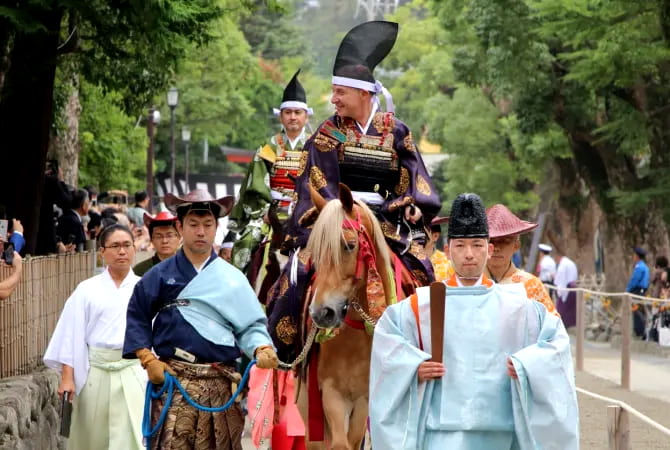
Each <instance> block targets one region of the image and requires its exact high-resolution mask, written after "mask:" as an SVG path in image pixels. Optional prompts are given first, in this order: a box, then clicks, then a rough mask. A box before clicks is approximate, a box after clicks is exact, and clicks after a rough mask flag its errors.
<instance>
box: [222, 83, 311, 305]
mask: <svg viewBox="0 0 670 450" xmlns="http://www.w3.org/2000/svg"><path fill="white" fill-rule="evenodd" d="M299 73H300V70H298V71H297V72H296V73H295V75H293V78H291V81H290V82H289V83H288V84H287V85H286V88H285V89H284V95H283V97H282V102H281V104H280V105H279V108H275V109H274V112H275V114H276V115H277V116H278V117H279V121H280V122H281V125H282V130H281V131H280V132H279V133H277V134H275V135H274V136H273V137H272V138H270V140H269V142H268V143H266V144H265V145H263V146H261V147H259V149H258V151H257V152H256V155H255V156H254V160H253V162H252V163H251V164H250V165H249V169H248V171H247V175H246V178H245V179H244V182H243V183H242V186H241V188H240V194H239V201H238V202H237V203H236V204H235V207H234V208H233V211H232V212H231V214H230V222H229V226H228V227H229V229H231V231H233V232H235V233H237V235H238V239H237V241H236V242H235V243H234V245H233V251H232V262H233V264H234V265H235V266H236V267H237V268H238V269H240V270H241V271H243V272H244V273H245V274H246V275H247V278H248V279H249V282H250V283H251V284H252V286H253V287H254V288H255V290H256V293H257V294H258V296H259V300H260V301H261V303H265V300H266V298H265V294H266V291H267V288H265V289H263V287H262V286H265V285H267V287H268V288H269V286H271V284H272V283H273V282H274V281H275V280H276V278H277V276H278V275H279V270H280V268H279V264H278V262H277V261H276V258H274V255H273V254H272V253H273V252H272V251H273V250H277V249H278V248H279V245H280V244H281V241H282V227H283V225H284V223H285V222H286V220H287V218H288V216H289V215H290V213H291V209H292V204H293V198H294V189H295V178H296V176H297V172H298V166H299V164H300V160H301V155H302V152H303V145H304V143H305V141H306V140H307V134H306V133H305V126H306V124H307V120H308V117H309V116H310V115H311V114H312V109H311V108H309V107H308V106H307V96H306V95H305V90H304V89H303V87H302V85H301V84H300V81H298V74H299ZM275 241H276V242H275ZM268 245H269V246H270V250H271V251H269V252H266V246H268ZM268 260H271V261H272V263H274V264H269V265H268V264H267V263H268ZM268 274H269V276H268V277H267V278H268V280H267V281H268V282H267V283H263V284H261V283H262V282H263V281H264V279H265V278H266V275H268Z"/></svg>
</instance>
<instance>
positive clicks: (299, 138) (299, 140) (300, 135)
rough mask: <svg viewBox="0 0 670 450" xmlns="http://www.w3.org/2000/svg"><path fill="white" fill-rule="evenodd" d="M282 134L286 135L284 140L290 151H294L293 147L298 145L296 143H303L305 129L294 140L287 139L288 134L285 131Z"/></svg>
mask: <svg viewBox="0 0 670 450" xmlns="http://www.w3.org/2000/svg"><path fill="white" fill-rule="evenodd" d="M284 134H285V135H286V140H287V141H288V145H290V146H291V150H295V146H296V145H298V142H301V141H304V140H305V127H303V128H302V131H301V132H300V134H299V135H298V137H296V138H295V139H293V140H291V138H290V137H288V133H286V130H284Z"/></svg>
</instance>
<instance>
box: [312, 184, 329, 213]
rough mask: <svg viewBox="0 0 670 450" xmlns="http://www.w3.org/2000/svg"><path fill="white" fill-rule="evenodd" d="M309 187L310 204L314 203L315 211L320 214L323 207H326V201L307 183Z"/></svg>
mask: <svg viewBox="0 0 670 450" xmlns="http://www.w3.org/2000/svg"><path fill="white" fill-rule="evenodd" d="M308 186H309V196H310V198H311V199H312V203H314V206H316V210H317V211H319V212H321V210H322V209H323V207H324V206H326V203H328V202H327V201H326V199H325V198H323V196H322V195H321V194H319V191H317V190H316V189H314V186H312V184H311V183H308Z"/></svg>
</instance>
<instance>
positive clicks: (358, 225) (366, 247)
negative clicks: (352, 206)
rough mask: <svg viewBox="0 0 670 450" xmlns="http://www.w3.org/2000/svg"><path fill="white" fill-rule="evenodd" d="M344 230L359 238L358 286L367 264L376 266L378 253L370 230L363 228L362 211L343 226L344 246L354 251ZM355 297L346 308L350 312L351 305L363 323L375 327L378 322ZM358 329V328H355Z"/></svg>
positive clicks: (357, 259) (348, 301)
mask: <svg viewBox="0 0 670 450" xmlns="http://www.w3.org/2000/svg"><path fill="white" fill-rule="evenodd" d="M344 230H353V231H355V232H356V233H357V236H358V254H357V255H356V269H355V270H354V281H355V282H356V284H357V283H358V282H359V281H361V280H362V279H363V270H365V267H366V264H376V258H377V255H376V252H375V249H374V241H373V240H372V238H371V237H370V233H368V230H366V229H365V227H364V226H363V222H361V215H360V211H358V210H356V218H355V219H350V218H348V217H347V218H345V219H344V223H343V224H342V240H343V241H344V246H345V248H346V249H347V250H349V251H353V250H354V249H353V248H352V247H349V244H348V243H347V240H346V238H345V236H344ZM352 297H353V294H352V295H350V296H349V297H348V298H347V303H346V308H347V310H348V308H349V306H350V305H351V307H352V308H354V311H356V312H357V313H358V315H359V316H361V318H362V319H363V321H365V322H368V323H369V324H371V325H373V326H374V325H375V324H376V323H377V321H376V320H375V319H374V318H372V317H371V316H370V315H369V314H368V313H367V312H366V311H365V310H364V309H363V307H362V306H361V304H360V303H358V302H357V301H356V300H355V299H354V298H352ZM345 322H346V323H348V322H347V321H346V313H345ZM348 324H349V325H350V326H351V325H352V324H351V323H348ZM355 328H358V327H355Z"/></svg>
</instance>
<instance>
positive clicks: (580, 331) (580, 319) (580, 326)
mask: <svg viewBox="0 0 670 450" xmlns="http://www.w3.org/2000/svg"><path fill="white" fill-rule="evenodd" d="M576 359H577V370H580V371H581V370H584V291H578V292H577V355H576Z"/></svg>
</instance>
